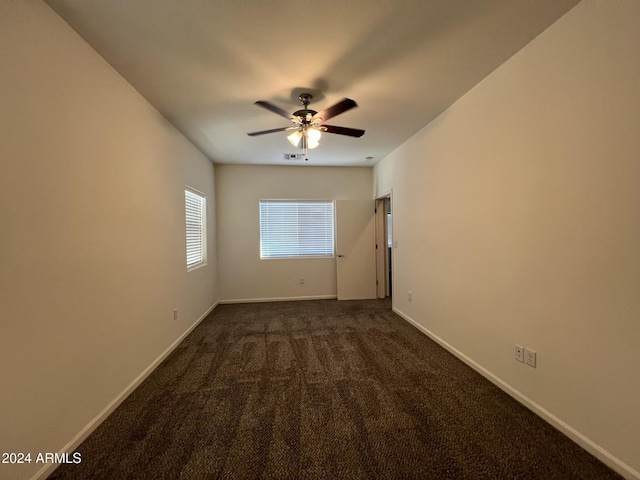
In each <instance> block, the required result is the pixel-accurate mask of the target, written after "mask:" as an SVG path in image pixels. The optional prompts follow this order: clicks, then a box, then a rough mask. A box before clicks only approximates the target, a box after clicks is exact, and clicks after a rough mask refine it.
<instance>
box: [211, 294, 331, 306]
mask: <svg viewBox="0 0 640 480" xmlns="http://www.w3.org/2000/svg"><path fill="white" fill-rule="evenodd" d="M336 298H338V296H337V295H316V296H312V297H271V298H232V299H229V300H220V302H218V303H220V304H221V305H224V304H229V303H263V302H295V301H298V300H335V299H336Z"/></svg>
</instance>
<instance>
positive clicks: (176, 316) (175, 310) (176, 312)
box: [173, 308, 178, 320]
mask: <svg viewBox="0 0 640 480" xmlns="http://www.w3.org/2000/svg"><path fill="white" fill-rule="evenodd" d="M173 319H174V320H177V319H178V309H177V308H174V309H173Z"/></svg>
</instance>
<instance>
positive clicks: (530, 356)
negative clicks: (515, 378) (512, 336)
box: [524, 348, 536, 368]
mask: <svg viewBox="0 0 640 480" xmlns="http://www.w3.org/2000/svg"><path fill="white" fill-rule="evenodd" d="M524 358H525V361H526V362H527V365H530V366H532V367H533V368H536V352H535V350H531V349H530V348H525V349H524Z"/></svg>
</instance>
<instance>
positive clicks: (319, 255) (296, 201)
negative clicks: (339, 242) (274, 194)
mask: <svg viewBox="0 0 640 480" xmlns="http://www.w3.org/2000/svg"><path fill="white" fill-rule="evenodd" d="M265 203H272V204H284V203H289V204H323V206H324V207H326V206H328V205H330V206H331V217H330V218H331V235H330V239H331V253H326V254H323V253H317V254H308V255H307V254H300V253H297V254H290V255H277V254H273V255H267V256H265V255H264V249H263V245H264V240H263V208H262V205H263V204H265ZM258 217H259V220H258V235H259V252H258V253H259V256H260V260H300V259H311V258H335V255H336V202H335V200H327V199H317V200H316V199H272V198H267V199H260V200H259V201H258ZM325 241H326V236H325Z"/></svg>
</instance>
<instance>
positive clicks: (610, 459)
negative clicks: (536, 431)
mask: <svg viewBox="0 0 640 480" xmlns="http://www.w3.org/2000/svg"><path fill="white" fill-rule="evenodd" d="M393 311H394V312H395V313H397V314H398V315H400V317H402V318H403V319H404V320H406V321H407V322H409V323H410V324H411V325H413V326H414V327H416V328H417V329H418V330H420V331H421V332H422V333H424V334H425V335H426V336H427V337H429V338H431V339H432V340H433V341H434V342H436V343H437V344H439V345H440V346H442V347H443V348H445V349H446V350H448V351H449V352H450V353H452V354H453V355H455V356H456V357H458V358H459V359H460V360H462V361H463V362H464V363H466V364H467V365H469V366H470V367H471V368H473V369H474V370H475V371H477V372H478V373H480V374H481V375H482V376H483V377H485V378H486V379H487V380H489V381H491V383H493V384H495V385H496V386H497V387H499V388H500V389H501V390H503V391H505V392H506V393H508V394H509V395H511V396H512V397H513V398H515V399H516V400H517V401H518V402H520V403H521V404H523V405H524V406H525V407H527V408H528V409H529V410H531V411H532V412H533V413H535V414H537V415H538V416H539V417H540V418H542V419H543V420H545V421H546V422H547V423H549V424H551V425H552V426H554V427H555V428H556V429H558V430H560V431H561V432H562V433H563V434H565V435H566V436H567V437H569V438H570V439H571V440H573V441H574V442H575V443H577V444H578V445H580V446H581V447H582V448H584V449H585V450H586V451H587V452H589V453H591V454H592V455H593V456H594V457H596V458H597V459H598V460H600V461H601V462H602V463H604V464H605V465H608V466H609V467H611V468H612V469H613V470H615V471H616V472H618V473H619V474H620V475H622V476H623V477H625V478H626V479H629V480H632V479H634V480H640V472H638V471H636V470H634V469H633V468H632V467H631V466H629V465H627V464H626V463H624V462H623V461H622V460H620V459H619V458H617V457H615V456H614V455H612V454H611V453H610V452H608V451H607V450H605V449H604V448H602V447H601V446H600V445H598V444H597V443H595V442H594V441H593V440H590V439H589V438H588V437H586V436H585V435H583V434H582V433H580V432H579V431H577V430H576V429H575V428H573V427H571V426H570V425H568V424H567V423H565V422H564V421H562V420H561V419H559V418H558V417H556V416H555V415H554V414H552V413H551V412H549V411H548V410H546V409H545V408H544V407H542V406H541V405H539V404H537V403H536V402H534V401H533V400H531V399H530V398H529V397H527V396H526V395H524V394H522V393H520V392H519V391H518V390H516V389H515V388H513V387H512V386H511V385H509V384H508V383H506V382H505V381H503V380H502V379H500V378H499V377H497V376H496V375H494V374H493V373H491V372H490V371H489V370H487V369H486V368H484V367H483V366H481V365H479V364H478V363H476V362H475V361H473V360H472V359H471V358H469V357H467V356H466V355H465V354H464V353H462V352H461V351H460V350H458V349H457V348H455V347H453V346H452V345H450V344H449V343H447V342H446V341H444V340H443V339H441V338H440V337H438V336H437V335H435V334H434V333H433V332H431V331H430V330H428V329H427V328H425V327H424V326H422V325H420V324H419V323H418V322H416V321H415V320H414V319H413V318H411V317H410V316H409V315H406V314H404V313H403V312H402V311H400V310H399V309H397V308H396V307H393Z"/></svg>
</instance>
